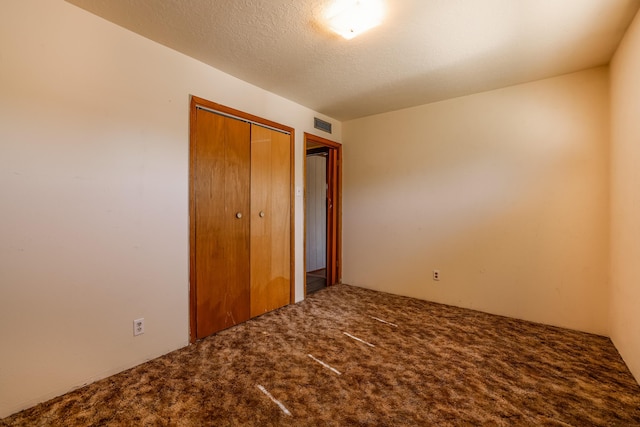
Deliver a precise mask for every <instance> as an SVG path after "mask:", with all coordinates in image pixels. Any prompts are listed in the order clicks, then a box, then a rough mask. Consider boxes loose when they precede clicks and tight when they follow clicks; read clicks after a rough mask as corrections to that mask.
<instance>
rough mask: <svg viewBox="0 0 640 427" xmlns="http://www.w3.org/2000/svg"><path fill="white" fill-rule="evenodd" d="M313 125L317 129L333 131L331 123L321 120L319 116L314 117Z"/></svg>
mask: <svg viewBox="0 0 640 427" xmlns="http://www.w3.org/2000/svg"><path fill="white" fill-rule="evenodd" d="M313 127H314V128H316V129H320V130H321V131H324V132H327V133H331V123H329V122H325V121H324V120H320V119H319V118H317V117H314V118H313Z"/></svg>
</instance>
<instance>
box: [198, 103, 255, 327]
mask: <svg viewBox="0 0 640 427" xmlns="http://www.w3.org/2000/svg"><path fill="white" fill-rule="evenodd" d="M250 133H251V125H250V124H248V123H246V122H242V121H240V120H235V119H231V118H227V117H223V116H220V115H218V114H214V113H211V112H208V111H205V110H202V109H198V110H197V117H196V144H195V151H196V152H195V159H196V161H195V171H194V175H193V177H194V190H195V191H194V193H195V194H194V198H195V282H196V291H195V292H196V336H197V338H203V337H206V336H208V335H211V334H212V333H214V332H217V331H220V330H222V329H225V328H228V327H230V326H233V325H235V324H237V323H240V322H243V321H245V320H248V319H249V314H250V313H249V308H250V299H249V269H248V265H249V224H250V199H249V197H250V188H249V187H250V177H251V169H250V167H251V165H250V160H251V154H250V137H251V136H250Z"/></svg>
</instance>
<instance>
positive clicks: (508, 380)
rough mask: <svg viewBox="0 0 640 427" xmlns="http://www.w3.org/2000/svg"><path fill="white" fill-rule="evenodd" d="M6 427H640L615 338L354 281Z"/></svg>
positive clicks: (638, 397)
mask: <svg viewBox="0 0 640 427" xmlns="http://www.w3.org/2000/svg"><path fill="white" fill-rule="evenodd" d="M0 425H2V426H88V425H97V426H102V425H105V426H120V425H125V426H130V425H131V426H132V425H136V426H164V425H167V426H168V425H171V426H174V425H175V426H209V425H215V426H414V425H420V426H428V425H437V426H467V425H468V426H479V425H492V426H514V425H517V426H520V425H522V426H640V386H638V383H637V382H636V381H635V380H634V378H633V376H632V375H631V373H630V372H629V370H628V369H627V367H626V366H625V364H624V362H623V361H622V359H621V358H620V355H619V354H618V353H617V351H616V349H615V347H614V346H613V344H612V343H611V341H610V340H609V339H608V338H605V337H601V336H596V335H591V334H586V333H582V332H576V331H570V330H566V329H560V328H555V327H550V326H544V325H540V324H535V323H530V322H524V321H520V320H514V319H510V318H506V317H500V316H493V315H489V314H485V313H480V312H477V311H472V310H465V309H460V308H455V307H450V306H445V305H440V304H434V303H429V302H425V301H420V300H415V299H411V298H406V297H400V296H394V295H389V294H384V293H380V292H374V291H371V290H366V289H361V288H356V287H352V286H347V285H338V286H334V287H331V288H327V289H324V290H322V291H319V292H317V293H315V294H313V295H310V296H309V297H308V298H307V299H306V300H305V301H304V302H302V303H299V304H296V305H291V306H287V307H284V308H282V309H280V310H276V311H274V312H271V313H267V314H265V315H263V316H261V317H259V318H256V319H253V320H250V321H248V322H246V323H243V324H241V325H238V326H236V327H233V328H230V329H227V330H225V331H222V332H220V333H218V334H216V335H214V336H211V337H209V338H206V339H203V340H201V341H199V342H197V343H196V344H195V345H191V346H189V347H186V348H183V349H180V350H177V351H175V352H172V353H170V354H167V355H165V356H162V357H159V358H157V359H154V360H152V361H150V362H147V363H144V364H142V365H140V366H137V367H135V368H132V369H130V370H127V371H125V372H122V373H120V374H117V375H114V376H112V377H109V378H106V379H104V380H101V381H98V382H95V383H93V384H90V385H88V386H86V387H83V388H81V389H78V390H75V391H73V392H71V393H68V394H66V395H64V396H61V397H58V398H55V399H53V400H51V401H48V402H45V403H42V404H39V405H37V406H35V407H33V408H30V409H27V410H25V411H22V412H19V413H17V414H14V415H13V416H11V417H8V418H5V419H3V420H0Z"/></svg>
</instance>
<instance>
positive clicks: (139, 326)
mask: <svg viewBox="0 0 640 427" xmlns="http://www.w3.org/2000/svg"><path fill="white" fill-rule="evenodd" d="M142 334H144V317H141V318H140V319H136V320H134V321H133V336H138V335H142Z"/></svg>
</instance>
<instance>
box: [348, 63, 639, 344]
mask: <svg viewBox="0 0 640 427" xmlns="http://www.w3.org/2000/svg"><path fill="white" fill-rule="evenodd" d="M608 117H609V102H608V70H607V68H597V69H592V70H587V71H583V72H579V73H575V74H570V75H565V76H561V77H556V78H551V79H548V80H542V81H538V82H533V83H529V84H523V85H519V86H514V87H509V88H505V89H501V90H495V91H491V92H485V93H480V94H477V95H472V96H467V97H463V98H457V99H452V100H448V101H443V102H439V103H434V104H429V105H423V106H419V107H415V108H410V109H405V110H401V111H396V112H392V113H387V114H381V115H376V116H371V117H366V118H362V119H357V120H352V121H348V122H344V123H343V138H344V141H345V142H344V159H345V160H344V183H343V203H344V210H343V233H344V234H343V235H344V239H343V251H344V252H343V281H344V282H345V283H350V284H353V285H358V286H362V287H366V288H371V289H375V290H380V291H385V292H391V293H395V294H401V295H408V296H412V297H416V298H422V299H426V300H431V301H436V302H441V303H445V304H451V305H456V306H461V307H467V308H472V309H477V310H480V311H485V312H490V313H495V314H500V315H505V316H511V317H515V318H520V319H526V320H531V321H536V322H541V323H546V324H552V325H557V326H562V327H568V328H574V329H579V330H584V331H589V332H594V333H598V334H607V333H608V292H609V288H608V274H609V265H608V256H609V252H608V247H609V225H608V224H609V208H608V206H609V179H608V174H609V154H608V148H609V119H608ZM636 182H637V181H636ZM629 184H630V185H631V183H629ZM434 269H439V270H440V272H441V280H440V281H438V282H435V281H433V280H432V277H431V272H432V270H434Z"/></svg>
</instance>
